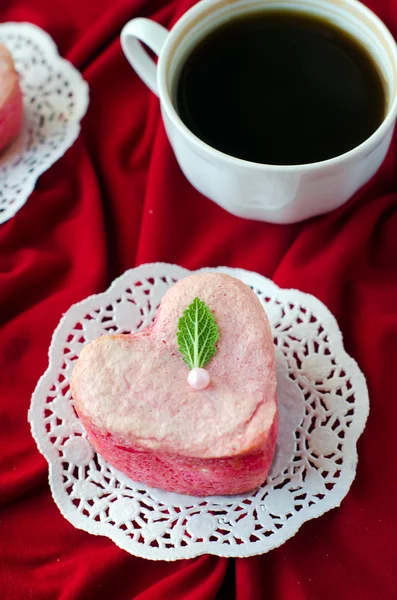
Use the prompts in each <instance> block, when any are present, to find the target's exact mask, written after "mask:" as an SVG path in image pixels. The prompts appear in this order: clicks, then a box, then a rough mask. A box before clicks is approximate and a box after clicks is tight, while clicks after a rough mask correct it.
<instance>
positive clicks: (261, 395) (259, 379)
mask: <svg viewBox="0 0 397 600" xmlns="http://www.w3.org/2000/svg"><path fill="white" fill-rule="evenodd" d="M196 297H198V298H200V299H201V300H202V301H203V302H205V303H206V305H207V306H208V307H209V309H210V310H211V312H212V313H213V316H214V318H215V321H216V324H217V326H218V328H219V339H218V341H217V343H216V347H217V351H216V354H215V356H214V357H213V358H212V359H211V361H210V362H209V363H208V366H207V367H206V368H207V370H208V373H209V375H210V384H209V385H208V387H206V388H205V389H202V390H200V391H198V390H195V389H192V387H190V385H189V384H188V383H187V375H188V373H189V367H188V366H187V365H186V364H185V363H184V362H183V357H182V355H181V353H180V351H179V349H178V343H177V337H176V332H177V328H178V319H179V318H180V317H181V315H182V314H183V311H184V310H185V309H186V308H187V307H188V306H189V304H190V303H191V302H192V301H193V300H194V298H196ZM71 389H72V395H73V398H74V402H75V407H76V410H77V412H78V414H79V416H80V418H81V420H82V422H83V424H84V426H85V428H86V430H87V434H88V437H89V439H90V441H91V443H92V445H93V446H94V448H95V449H96V450H97V451H98V452H99V453H100V454H101V455H102V456H103V457H104V458H105V459H106V460H107V461H108V462H109V463H110V464H112V465H113V466H115V467H116V468H117V469H119V470H120V471H122V472H123V473H125V474H126V475H128V476H129V477H130V478H131V479H133V480H135V481H142V482H144V483H146V484H148V485H151V486H153V487H159V488H162V489H164V490H169V491H174V492H179V493H185V494H191V495H195V496H207V495H214V494H215V495H224V494H239V493H243V492H247V491H250V490H252V489H254V488H256V487H257V486H258V485H260V484H261V483H263V482H264V480H265V479H266V476H267V473H268V471H269V468H270V466H271V463H272V459H273V454H274V450H275V444H276V438H277V430H278V413H277V402H276V367H275V357H274V347H273V339H272V334H271V330H270V326H269V323H268V320H267V317H266V314H265V312H264V309H263V307H262V305H261V303H260V302H259V300H258V298H257V297H256V295H255V294H254V293H253V292H252V291H251V289H250V288H249V287H248V286H246V285H245V284H244V283H242V282H241V281H240V280H238V279H235V278H233V277H230V276H228V275H223V274H219V273H204V274H198V275H192V276H190V277H187V278H186V279H183V280H181V281H180V282H178V283H177V284H175V285H174V286H173V287H172V288H171V289H170V290H168V292H167V293H166V294H165V296H164V298H163V300H162V302H161V305H160V308H159V310H158V313H157V316H156V320H155V323H154V324H153V325H152V326H151V327H149V328H148V329H146V330H145V331H143V332H141V333H139V334H136V335H108V336H103V337H100V338H98V339H97V340H95V341H94V342H92V343H90V344H88V345H87V346H86V347H85V348H84V349H83V351H82V352H81V355H80V357H79V359H78V361H77V363H76V366H75V368H74V371H73V374H72V378H71Z"/></svg>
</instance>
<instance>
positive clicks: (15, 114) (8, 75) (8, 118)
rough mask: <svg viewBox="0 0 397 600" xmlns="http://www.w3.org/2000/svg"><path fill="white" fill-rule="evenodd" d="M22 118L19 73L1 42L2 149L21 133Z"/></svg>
mask: <svg viewBox="0 0 397 600" xmlns="http://www.w3.org/2000/svg"><path fill="white" fill-rule="evenodd" d="M22 119H23V99H22V92H21V88H20V86H19V77H18V73H17V72H16V70H15V67H14V62H13V60H12V57H11V54H10V53H9V52H8V50H7V48H6V47H5V46H3V44H0V150H3V149H4V148H5V147H6V146H8V144H9V143H10V142H12V140H13V139H14V138H15V137H16V136H17V135H18V134H19V132H20V130H21V128H22Z"/></svg>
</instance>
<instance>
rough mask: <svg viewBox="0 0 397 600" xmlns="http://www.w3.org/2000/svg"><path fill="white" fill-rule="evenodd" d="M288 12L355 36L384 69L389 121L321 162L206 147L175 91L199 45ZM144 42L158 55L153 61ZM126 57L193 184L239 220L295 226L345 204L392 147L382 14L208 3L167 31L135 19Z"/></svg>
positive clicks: (392, 94)
mask: <svg viewBox="0 0 397 600" xmlns="http://www.w3.org/2000/svg"><path fill="white" fill-rule="evenodd" d="M278 8H289V9H292V10H294V11H300V12H304V13H306V14H307V13H310V14H313V15H318V16H321V17H323V18H326V19H327V20H328V21H330V22H331V23H334V24H335V25H337V26H338V27H339V28H341V29H343V30H345V31H347V32H348V33H350V34H351V35H353V36H354V37H355V38H356V39H357V40H359V41H360V42H361V44H362V45H364V47H366V48H367V49H368V51H369V53H370V54H371V56H372V58H373V60H374V61H375V63H376V64H377V65H378V68H379V71H380V73H381V75H382V77H383V80H384V83H385V90H386V98H387V100H386V101H387V108H386V116H385V118H384V120H383V122H382V123H381V125H380V126H379V127H378V129H377V130H376V131H375V132H374V133H373V134H372V135H371V136H370V137H369V138H368V139H367V140H365V141H364V142H363V143H362V144H360V145H359V146H357V147H356V148H354V149H353V150H350V151H349V152H346V153H345V154H342V155H340V156H337V157H335V158H332V159H329V160H325V161H322V162H317V163H311V164H302V165H291V166H277V165H268V164H258V163H253V162H249V161H246V160H242V159H239V158H235V157H233V156H229V155H227V154H224V153H223V152H220V151H219V150H216V149H215V148H212V147H211V146H209V145H208V144H206V143H205V142H203V141H201V140H200V139H199V138H198V137H197V136H196V135H194V133H192V132H191V131H190V130H189V129H188V128H187V127H186V126H185V125H184V123H183V122H182V120H181V119H180V117H179V116H178V113H177V111H176V108H175V104H174V101H173V93H174V89H175V84H176V80H177V77H178V75H179V71H180V68H181V66H182V64H183V62H184V60H185V58H186V56H187V55H188V54H189V53H190V52H191V50H192V49H193V47H194V46H195V45H196V44H197V42H198V41H199V40H201V39H202V38H203V37H205V36H206V35H207V34H208V33H209V32H210V31H212V30H213V29H215V28H217V27H218V26H219V25H221V24H222V23H224V22H225V21H228V20H229V19H230V18H231V17H235V16H238V15H242V14H248V13H250V12H257V11H258V9H259V10H261V11H264V10H268V9H271V10H274V9H278ZM140 42H143V43H144V44H146V45H147V46H148V47H149V48H151V50H153V51H154V52H155V53H156V54H157V55H158V57H159V60H158V64H157V66H156V64H155V63H154V62H153V61H152V59H151V58H150V57H149V55H148V54H147V52H146V51H145V49H144V48H143V46H142V44H141V43H140ZM121 45H122V48H123V50H124V53H125V55H126V57H127V59H128V61H129V62H130V64H131V65H132V67H133V68H134V69H135V70H136V72H137V73H138V75H139V76H140V77H141V78H142V79H143V81H144V82H145V83H146V84H147V85H148V86H149V88H150V89H151V90H152V91H153V92H154V93H155V94H157V95H158V96H159V97H160V103H161V112H162V116H163V120H164V124H165V129H166V131H167V135H168V138H169V140H170V143H171V146H172V147H173V149H174V152H175V155H176V158H177V160H178V163H179V165H180V167H181V169H182V171H183V173H184V174H185V176H186V177H187V179H188V180H189V181H190V183H191V184H192V185H193V186H194V187H195V188H196V189H197V190H199V191H200V192H201V193H202V194H204V195H205V196H208V198H211V200H213V201H214V202H217V203H218V204H219V205H220V206H222V207H223V208H225V209H226V210H228V211H229V212H231V213H233V214H235V215H238V216H240V217H246V218H250V219H257V220H261V221H269V222H271V223H293V222H296V221H300V220H302V219H306V218H308V217H312V216H314V215H318V214H321V213H325V212H328V211H330V210H333V209H335V208H337V207H338V206H341V205H342V204H343V203H344V202H346V201H347V200H348V199H349V198H350V197H351V196H352V195H353V194H354V192H356V191H357V190H358V189H359V188H361V187H362V186H363V185H364V184H365V183H366V182H367V181H368V180H369V179H370V178H371V177H372V176H373V175H374V174H375V173H376V171H377V170H378V169H379V167H380V165H381V164H382V162H383V160H384V158H385V156H386V153H387V150H388V148H389V146H390V141H391V138H392V134H393V130H394V126H395V121H396V115H397V50H396V43H395V41H394V39H393V37H392V35H391V34H390V32H389V31H388V29H387V28H386V27H385V25H384V24H383V23H382V21H380V19H378V17H376V15H375V14H374V13H373V12H371V11H370V10H369V9H368V8H366V7H365V6H364V5H363V4H361V3H360V2H357V1H356V0H300V2H299V3H298V2H296V0H202V1H201V2H199V3H198V4H196V5H195V6H193V8H191V9H190V10H189V11H188V12H187V13H185V14H184V15H183V17H182V18H181V19H179V21H178V22H177V23H176V24H175V25H174V27H173V28H172V29H171V31H168V30H167V29H165V28H164V27H162V26H161V25H159V24H157V23H155V22H153V21H150V20H148V19H141V18H139V19H133V20H132V21H130V22H129V23H127V25H126V26H125V27H124V29H123V31H122V33H121Z"/></svg>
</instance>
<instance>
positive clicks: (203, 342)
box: [176, 298, 219, 369]
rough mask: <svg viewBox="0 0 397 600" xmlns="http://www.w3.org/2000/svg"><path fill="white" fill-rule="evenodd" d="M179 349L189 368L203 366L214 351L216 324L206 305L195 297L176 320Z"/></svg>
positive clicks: (217, 335)
mask: <svg viewBox="0 0 397 600" xmlns="http://www.w3.org/2000/svg"><path fill="white" fill-rule="evenodd" d="M176 337H177V340H178V346H179V351H180V352H181V353H182V354H183V360H184V361H185V363H186V364H187V365H189V367H190V368H191V369H194V368H196V367H204V366H205V365H206V364H207V363H208V362H209V361H210V360H211V358H212V357H213V356H214V354H215V352H216V347H215V343H216V342H217V340H218V337H219V331H218V326H217V324H216V323H215V319H214V316H213V314H212V312H211V311H210V309H209V308H208V306H207V305H206V304H205V302H203V301H202V300H200V298H195V299H194V300H193V302H192V303H191V304H190V305H189V306H188V308H187V309H186V310H185V311H184V313H183V315H182V317H181V318H180V319H179V321H178V331H177V332H176Z"/></svg>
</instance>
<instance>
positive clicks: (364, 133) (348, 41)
mask: <svg viewBox="0 0 397 600" xmlns="http://www.w3.org/2000/svg"><path fill="white" fill-rule="evenodd" d="M175 106H176V109H177V111H178V113H179V115H180V117H181V119H182V121H183V122H184V123H185V125H186V126H187V127H188V128H189V129H190V130H191V131H192V132H193V133H194V134H195V135H197V136H198V137H199V138H200V139H201V140H203V141H204V142H206V143H207V144H209V145H210V146H212V147H214V148H216V149H218V150H221V151H222V152H224V153H226V154H229V155H231V156H235V157H237V158H242V159H245V160H249V161H253V162H258V163H267V164H274V165H295V164H304V163H312V162H317V161H322V160H326V159H328V158H332V157H335V156H338V155H340V154H343V153H344V152H347V151H348V150H351V149H352V148H354V147H356V146H358V145H359V144H360V143H361V142H363V141H364V140H365V139H367V138H368V137H369V136H370V135H371V134H372V133H373V132H374V131H375V130H376V129H377V128H378V126H379V125H380V124H381V122H382V120H383V118H384V115H385V110H386V99H385V91H384V86H383V82H382V78H381V75H380V73H379V72H378V70H377V67H376V65H375V64H374V62H373V60H372V58H371V57H370V56H369V54H368V53H367V51H366V50H365V48H364V47H363V46H361V44H360V43H359V42H358V41H357V40H355V39H354V38H352V37H351V36H350V35H348V34H347V33H346V32H344V31H343V30H341V29H339V28H337V27H336V26H335V25H333V24H331V23H330V22H327V21H326V20H322V19H320V18H317V17H314V16H311V15H304V14H302V13H299V12H289V11H281V10H279V11H274V12H273V11H271V12H270V11H263V12H261V13H255V14H252V15H249V16H244V17H239V18H235V19H233V20H231V21H229V22H228V23H225V24H223V25H221V26H219V27H218V28H216V29H215V30H213V31H212V32H211V33H209V34H208V35H207V37H205V38H204V39H202V40H201V41H200V42H199V43H198V44H197V46H196V47H194V48H193V50H192V52H191V53H190V55H189V56H188V57H187V59H186V61H185V63H184V64H183V66H182V69H181V72H180V75H179V78H178V80H177V84H176V87H175Z"/></svg>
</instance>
